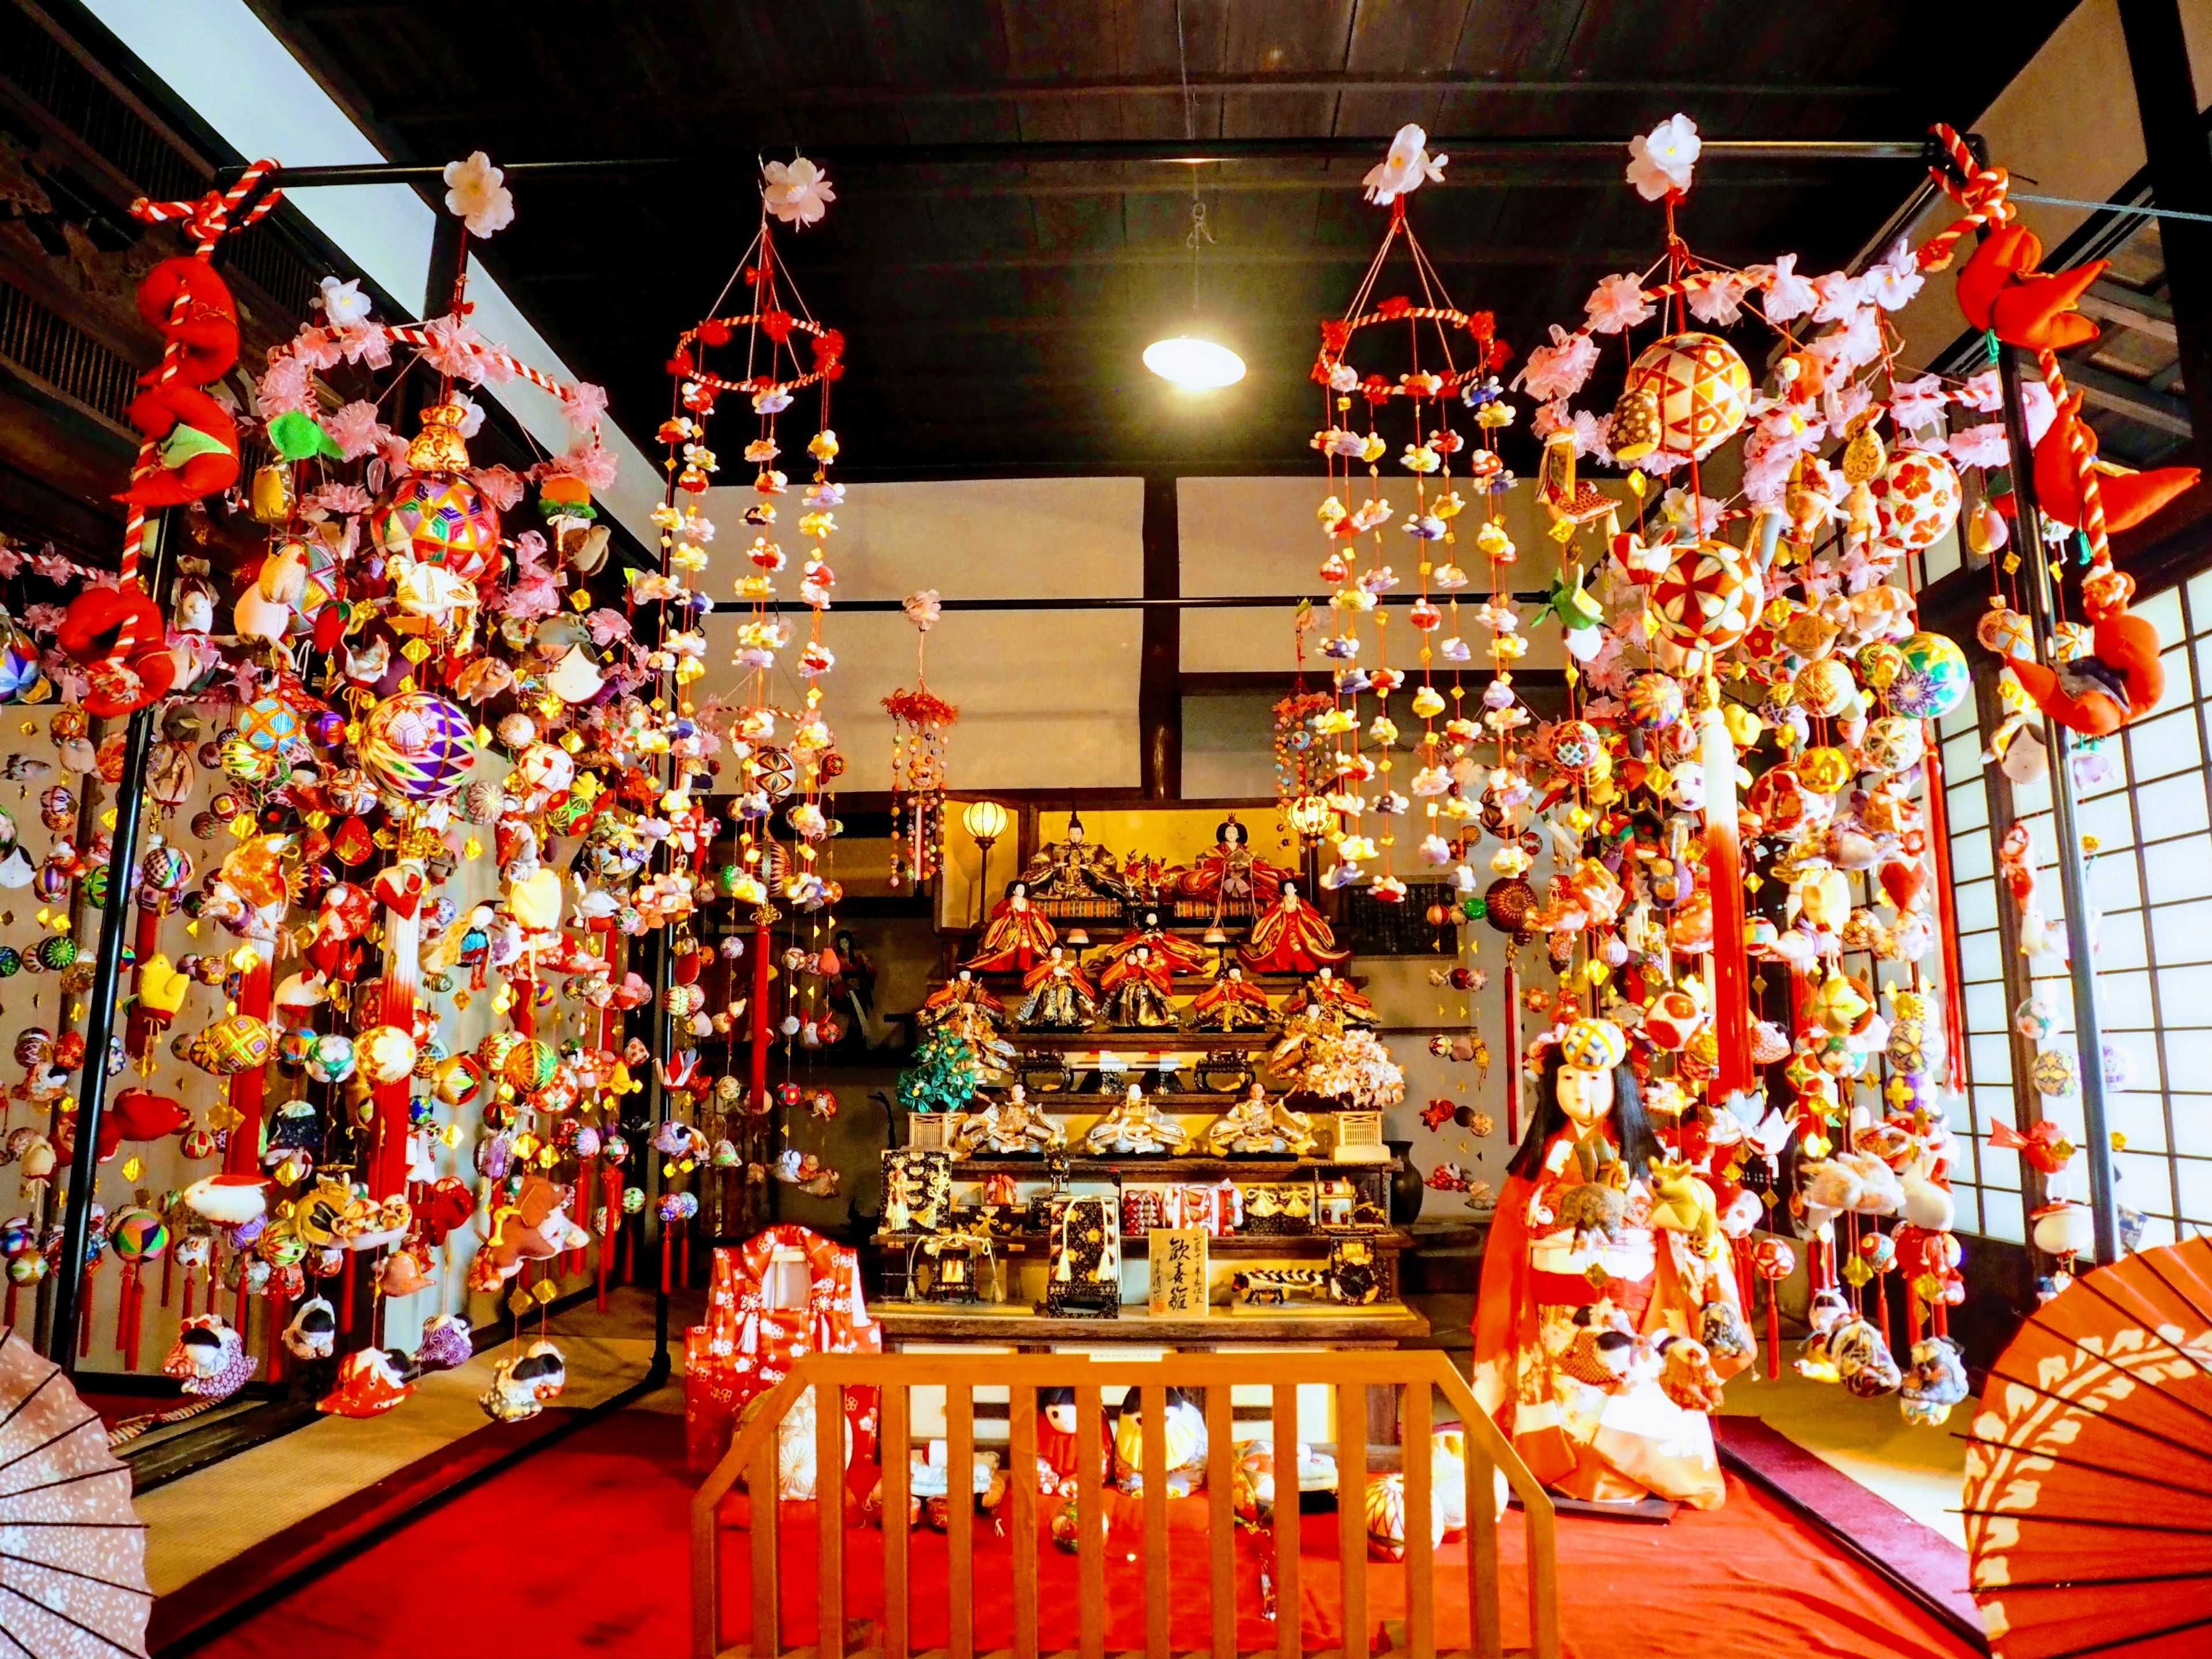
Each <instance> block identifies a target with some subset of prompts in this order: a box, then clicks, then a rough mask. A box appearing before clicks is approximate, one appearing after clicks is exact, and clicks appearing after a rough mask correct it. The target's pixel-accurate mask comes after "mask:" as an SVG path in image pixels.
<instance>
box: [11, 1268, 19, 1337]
mask: <svg viewBox="0 0 2212 1659" xmlns="http://www.w3.org/2000/svg"><path fill="white" fill-rule="evenodd" d="M20 1289H21V1285H17V1284H16V1283H15V1280H14V1279H9V1281H8V1328H9V1330H13V1329H15V1292H16V1291H18V1290H20Z"/></svg>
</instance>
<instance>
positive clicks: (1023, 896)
mask: <svg viewBox="0 0 2212 1659" xmlns="http://www.w3.org/2000/svg"><path fill="white" fill-rule="evenodd" d="M1058 937H1059V935H1058V934H1057V933H1055V932H1054V929H1053V925H1052V923H1051V922H1049V921H1047V920H1046V919H1045V916H1044V913H1043V912H1042V911H1041V910H1039V909H1038V908H1036V905H1035V904H1034V903H1033V902H1031V901H1030V884H1029V883H1027V882H1025V881H1022V880H1019V879H1017V880H1014V881H1010V882H1008V883H1007V884H1006V897H1004V898H1002V899H1000V901H999V902H997V903H996V904H994V905H993V906H992V907H991V924H990V926H989V927H986V928H985V929H984V930H983V939H982V943H981V945H978V946H977V947H976V950H975V955H974V956H973V957H969V960H968V963H967V966H969V967H970V968H972V969H975V971H976V972H978V973H981V974H1005V973H1017V974H1026V973H1027V972H1029V970H1030V969H1032V968H1034V967H1036V964H1037V963H1039V962H1041V961H1042V960H1043V958H1044V955H1045V952H1046V951H1049V950H1051V949H1052V944H1053V940H1054V939H1056V938H1058Z"/></svg>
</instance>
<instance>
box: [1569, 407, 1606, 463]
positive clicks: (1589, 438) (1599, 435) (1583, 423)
mask: <svg viewBox="0 0 2212 1659" xmlns="http://www.w3.org/2000/svg"><path fill="white" fill-rule="evenodd" d="M1612 424H1613V422H1612V421H1611V419H1610V418H1609V417H1601V416H1596V415H1593V414H1591V413H1590V411H1589V410H1587V409H1578V410H1576V411H1575V418H1574V428H1575V453H1576V454H1577V455H1588V456H1589V457H1591V458H1592V459H1595V461H1596V462H1597V464H1598V465H1600V466H1611V465H1613V448H1612V446H1611V445H1609V444H1607V442H1606V438H1607V434H1608V431H1609V428H1611V426H1612Z"/></svg>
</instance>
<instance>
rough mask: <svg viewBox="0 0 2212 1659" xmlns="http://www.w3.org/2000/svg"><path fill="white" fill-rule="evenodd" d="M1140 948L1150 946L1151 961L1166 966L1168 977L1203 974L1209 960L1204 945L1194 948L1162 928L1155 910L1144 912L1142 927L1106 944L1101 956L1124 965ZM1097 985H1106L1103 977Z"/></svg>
mask: <svg viewBox="0 0 2212 1659" xmlns="http://www.w3.org/2000/svg"><path fill="white" fill-rule="evenodd" d="M1139 945H1149V946H1151V947H1152V960H1153V961H1154V962H1158V963H1164V964H1166V967H1167V969H1168V972H1169V973H1170V974H1171V975H1173V974H1202V973H1204V972H1205V971H1206V965H1207V964H1208V963H1210V962H1212V957H1211V956H1210V955H1209V954H1208V953H1207V951H1206V947H1205V946H1204V945H1194V944H1192V943H1191V942H1190V941H1189V940H1188V939H1182V938H1180V937H1178V936H1177V935H1176V934H1174V933H1169V932H1168V931H1167V930H1166V929H1165V928H1164V927H1161V926H1160V913H1159V912H1158V911H1157V910H1147V911H1146V912H1145V925H1144V926H1143V927H1137V928H1133V929H1131V930H1130V931H1129V932H1128V933H1124V934H1122V935H1121V938H1120V939H1116V940H1115V941H1114V943H1113V944H1111V945H1108V946H1107V947H1106V949H1105V950H1104V951H1103V952H1102V955H1103V957H1104V959H1105V960H1106V961H1107V962H1108V963H1121V962H1126V961H1127V959H1128V957H1129V953H1130V952H1131V951H1134V950H1135V949H1136V948H1137V947H1138V946H1139ZM1099 983H1100V984H1101V985H1102V986H1103V984H1104V983H1105V979H1104V977H1103V975H1101V977H1100V980H1099Z"/></svg>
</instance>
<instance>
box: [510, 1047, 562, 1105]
mask: <svg viewBox="0 0 2212 1659" xmlns="http://www.w3.org/2000/svg"><path fill="white" fill-rule="evenodd" d="M560 1069H561V1056H560V1055H558V1054H555V1053H554V1052H553V1050H552V1048H550V1046H549V1045H548V1044H545V1043H543V1042H538V1041H537V1040H536V1039H535V1038H527V1039H525V1040H524V1041H523V1042H518V1043H516V1044H515V1045H514V1047H513V1048H510V1049H508V1050H507V1058H506V1059H505V1060H501V1062H500V1068H499V1071H500V1075H501V1077H503V1078H505V1079H507V1081H508V1082H509V1083H512V1084H513V1085H514V1086H515V1087H516V1088H517V1089H519V1090H520V1091H522V1092H523V1093H524V1094H528V1093H530V1092H531V1091H533V1090H537V1089H542V1088H544V1086H545V1085H547V1084H549V1083H550V1082H551V1081H552V1080H553V1074H554V1073H556V1072H557V1071H559V1070H560Z"/></svg>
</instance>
